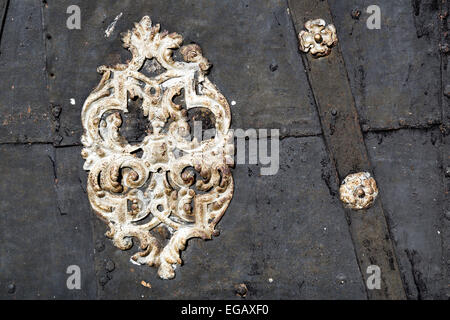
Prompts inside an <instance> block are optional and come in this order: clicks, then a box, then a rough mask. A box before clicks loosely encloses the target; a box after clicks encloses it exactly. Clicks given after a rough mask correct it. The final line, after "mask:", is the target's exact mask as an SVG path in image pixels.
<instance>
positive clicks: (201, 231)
mask: <svg viewBox="0 0 450 320" xmlns="http://www.w3.org/2000/svg"><path fill="white" fill-rule="evenodd" d="M122 41H123V45H124V47H125V48H127V49H128V50H130V51H131V53H132V59H131V61H130V62H129V63H127V64H118V65H116V66H113V67H108V66H101V67H99V68H98V71H99V72H100V73H102V74H103V77H102V79H101V80H100V83H99V85H98V86H97V88H95V89H94V91H93V92H92V93H91V94H90V95H89V97H88V98H87V99H86V101H85V103H84V105H83V109H82V113H81V120H82V124H83V128H84V134H83V136H82V138H81V142H82V143H83V146H84V148H83V150H82V157H83V158H84V159H85V160H86V161H85V164H84V169H85V170H87V171H89V177H88V182H87V193H88V197H89V201H90V203H91V206H92V208H93V210H94V211H95V213H96V214H97V215H98V216H99V217H100V218H101V219H102V220H104V221H105V222H106V223H107V224H108V226H109V229H110V230H109V231H108V232H107V233H106V235H107V236H108V237H109V238H111V239H112V241H113V243H114V245H115V246H116V247H118V248H119V249H122V250H127V249H130V248H131V247H132V246H133V240H132V239H134V240H137V241H138V243H139V247H140V249H141V251H139V252H137V253H135V254H134V255H133V256H132V257H131V261H132V262H133V263H136V264H141V265H143V264H147V265H149V266H155V267H158V275H159V276H160V277H161V278H163V279H171V278H173V277H174V276H175V270H174V269H175V266H176V264H181V263H182V260H181V256H180V251H181V250H184V248H185V245H186V242H187V240H188V239H190V238H194V237H197V238H202V239H210V238H211V237H212V236H213V235H218V232H217V230H215V226H216V224H217V223H218V222H219V220H220V219H221V217H222V215H223V214H224V213H225V210H226V209H227V207H228V205H229V203H230V201H231V198H232V195H233V186H234V185H233V177H232V175H231V172H230V168H229V167H231V166H233V164H234V163H233V161H234V160H233V154H234V145H233V138H232V133H231V132H230V131H229V127H230V122H231V114H230V109H229V105H228V103H227V101H226V99H225V98H224V97H223V96H222V95H221V94H220V92H219V91H218V90H217V88H216V87H215V86H214V85H213V84H212V83H211V82H210V81H209V80H208V78H207V77H206V76H205V74H206V72H207V71H208V69H209V67H210V64H209V62H208V60H207V59H206V58H205V57H203V55H202V51H201V48H200V47H199V46H198V45H195V44H190V45H186V46H183V47H181V49H180V52H181V54H182V56H183V59H184V61H175V60H174V59H173V57H172V55H173V51H174V50H177V49H179V48H180V46H181V44H182V41H183V38H182V37H181V36H180V35H179V34H176V33H170V34H169V33H168V32H167V31H163V32H160V26H159V24H156V25H154V26H152V23H151V20H150V18H149V17H147V16H145V17H143V18H142V20H141V21H140V22H139V23H136V24H135V27H134V28H133V29H132V30H131V31H128V32H127V33H126V34H125V35H124V36H123V38H122ZM147 59H154V60H155V61H157V63H159V64H160V66H161V67H162V68H164V69H165V71H164V72H163V73H161V74H159V75H156V76H154V77H151V78H150V77H148V76H146V75H144V74H143V73H141V72H140V70H141V68H142V67H143V65H144V62H145V61H146V60H147ZM181 91H184V96H185V104H186V108H183V107H182V106H181V105H177V104H176V103H174V102H173V99H174V98H175V97H177V96H179V95H180V94H181ZM127 96H129V97H131V98H134V97H138V98H140V99H142V109H143V113H144V115H145V116H146V117H147V118H148V121H149V123H150V124H151V128H152V130H151V132H149V133H148V135H147V136H146V137H145V138H144V140H143V141H142V142H140V143H137V144H130V143H129V142H128V141H126V139H125V138H124V137H122V136H121V135H120V131H119V128H120V126H121V124H122V116H121V113H125V112H128V109H127ZM200 107H201V108H206V109H208V110H209V111H211V112H212V114H213V115H214V117H215V136H214V137H213V138H211V139H208V140H203V141H198V140H197V139H196V138H194V139H191V138H190V137H189V132H190V126H189V124H188V118H187V110H186V109H191V108H200ZM139 152H140V154H141V155H140V156H138V154H139ZM195 172H197V174H196V173H195ZM196 176H198V177H199V178H198V179H197V181H196Z"/></svg>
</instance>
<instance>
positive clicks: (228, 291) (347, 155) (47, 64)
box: [0, 0, 450, 299]
mask: <svg viewBox="0 0 450 320" xmlns="http://www.w3.org/2000/svg"><path fill="white" fill-rule="evenodd" d="M74 6H75V7H74ZM74 8H75V9H74ZM77 8H79V18H80V19H79V21H77V20H76V18H77V16H76V15H77V13H78V10H77ZM448 10H449V4H448V1H447V0H399V1H390V0H370V1H369V0H352V1H338V0H328V1H315V0H290V1H287V0H285V1H284V0H266V1H262V0H261V1H250V0H248V1H245V0H229V1H219V0H217V1H211V0H197V1H190V0H179V1H165V0H153V1H144V0H139V1H131V0H123V1H80V0H78V1H76V0H58V1H56V0H53V1H52V0H43V1H42V0H1V1H0V18H1V19H2V20H1V31H0V41H1V42H0V76H1V79H2V80H1V90H0V166H1V168H0V243H1V246H0V298H3V299H242V298H243V297H245V298H246V299H405V298H408V299H448V298H449V297H450V292H449V287H448V283H449V278H448V276H449V265H450V260H449V259H450V255H449V254H450V250H449V242H448V240H449V231H448V226H449V224H450V205H449V202H448V197H447V194H448V191H449V188H450V180H449V179H450V158H449V157H450V153H449V151H450V150H449V148H448V144H449V143H450V140H449V136H448V131H449V130H450V129H449V119H450V113H449V96H450V92H449V86H450V79H449V77H448V75H449V71H448V52H449V49H448V22H447V20H448V18H447V16H448ZM74 15H75V16H74ZM145 15H148V16H149V17H151V19H152V21H153V22H154V23H160V24H161V28H162V30H164V29H166V30H168V31H169V32H177V33H179V34H181V35H183V37H184V43H186V44H189V43H191V42H192V43H197V44H199V45H200V46H201V47H202V49H203V54H204V56H205V57H207V58H208V60H209V61H210V62H211V63H212V64H213V67H212V69H211V70H210V72H209V74H208V77H209V79H210V80H211V82H213V83H214V84H215V85H216V86H217V88H218V89H219V90H220V92H221V93H222V94H223V95H224V96H225V97H226V99H227V100H228V102H229V103H230V106H231V114H232V123H231V127H232V128H234V129H243V130H247V129H256V130H258V129H279V139H280V140H279V169H278V170H277V172H276V173H275V174H272V175H262V174H261V167H264V166H265V165H264V164H262V163H260V162H259V163H256V164H254V163H249V161H248V158H247V162H246V163H245V164H242V163H237V164H236V166H235V168H234V169H232V174H233V177H234V183H235V186H234V195H233V198H232V201H231V203H230V206H229V207H228V209H227V211H226V213H225V215H224V216H223V218H222V220H221V221H220V223H219V224H218V229H219V230H220V235H219V236H218V237H214V238H213V239H212V240H211V241H204V240H199V239H193V240H190V241H189V242H188V245H187V248H186V250H185V251H183V252H182V258H183V261H184V264H183V265H182V266H181V267H180V266H178V268H177V274H176V277H175V278H174V279H172V280H162V279H160V278H159V277H158V275H157V272H156V269H154V268H150V267H148V266H138V265H135V264H132V263H130V261H129V259H130V256H131V255H132V254H133V253H135V252H136V251H137V247H136V246H135V247H133V248H131V249H130V250H128V252H127V251H122V250H120V249H118V248H116V247H115V246H114V245H113V244H112V242H111V241H110V240H109V239H108V238H107V237H105V232H106V231H107V226H106V225H105V223H104V222H103V221H100V219H98V217H97V216H96V215H95V214H94V213H93V212H92V209H91V207H90V203H89V200H88V196H87V194H86V178H87V172H86V171H84V170H83V162H84V160H83V159H82V157H81V156H80V152H81V150H82V145H81V142H80V138H81V135H82V134H83V128H82V123H81V117H80V114H81V109H82V106H83V103H84V101H85V100H86V98H87V97H88V95H89V94H90V93H91V92H92V90H93V88H94V87H95V86H96V85H97V84H98V82H99V80H100V78H101V75H99V74H98V73H97V72H96V68H97V67H98V66H100V65H115V64H117V63H124V62H125V61H126V60H127V59H130V53H129V51H127V50H125V49H124V48H123V47H122V43H121V40H120V39H121V36H120V34H121V33H122V32H126V31H127V30H130V29H131V28H133V23H134V22H139V21H140V20H141V18H142V17H143V16H145ZM317 18H321V19H324V20H325V21H326V23H327V24H333V25H334V26H335V28H336V30H337V38H338V42H337V44H336V45H335V46H333V47H332V48H331V53H330V54H329V55H328V56H325V57H321V58H314V57H312V56H311V53H304V52H301V51H300V50H299V39H298V33H299V32H300V31H301V30H304V24H305V22H306V21H308V20H311V19H317ZM77 23H79V25H77ZM129 111H130V112H129V113H128V114H126V116H124V119H123V120H124V121H123V124H122V127H121V129H120V130H121V132H122V134H123V135H125V136H126V138H127V139H128V140H129V141H141V140H142V138H143V136H145V134H146V130H147V129H148V128H147V122H146V118H145V117H144V116H143V114H142V112H141V111H140V110H139V108H138V107H137V106H135V105H133V103H132V102H130V105H129ZM195 116H196V115H194V117H195ZM197 116H198V117H199V118H201V115H197ZM269 132H270V130H269ZM260 138H261V137H260ZM275 138H276V137H271V139H272V140H273V139H275ZM271 143H274V142H273V141H272V142H271ZM247 147H248V145H247ZM359 171H368V172H370V173H371V174H372V176H373V177H374V178H375V180H376V183H377V185H378V189H379V194H378V198H377V199H376V200H375V204H374V206H373V207H371V208H370V209H368V210H362V211H354V210H350V209H347V208H345V207H344V206H343V204H342V202H341V201H340V199H339V185H340V182H341V181H342V180H343V179H344V178H345V177H346V176H347V175H348V174H350V173H355V172H359ZM369 266H372V267H373V266H379V267H380V269H381V287H380V289H377V288H373V287H371V286H370V284H369V285H368V284H367V283H368V280H369V282H370V281H371V280H370V279H369V277H370V276H371V275H372V271H373V269H371V268H369ZM74 270H75V271H76V272H78V271H79V274H80V281H81V288H73V287H71V286H70V283H69V285H68V278H69V277H70V276H71V275H72V273H73V272H75V271H74ZM371 270H372V271H371ZM69 282H70V281H69Z"/></svg>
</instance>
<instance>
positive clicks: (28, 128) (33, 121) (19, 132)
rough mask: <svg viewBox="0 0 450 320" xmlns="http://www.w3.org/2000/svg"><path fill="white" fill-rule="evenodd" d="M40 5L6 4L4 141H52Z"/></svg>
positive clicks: (0, 95) (1, 94) (0, 97)
mask: <svg viewBox="0 0 450 320" xmlns="http://www.w3.org/2000/svg"><path fill="white" fill-rule="evenodd" d="M40 6H41V2H40V1H38V0H25V1H11V2H10V3H9V6H8V7H3V8H5V11H6V15H5V18H4V19H5V21H4V25H3V28H2V33H1V35H2V38H1V45H0V77H1V78H2V90H0V142H2V143H6V142H7V143H16V142H48V141H52V133H51V127H52V124H51V116H50V108H49V105H48V91H47V88H46V86H47V83H46V74H45V72H44V70H45V48H44V41H43V31H42V19H41V18H42V17H41V8H40ZM6 9H7V10H6ZM2 12H3V11H2Z"/></svg>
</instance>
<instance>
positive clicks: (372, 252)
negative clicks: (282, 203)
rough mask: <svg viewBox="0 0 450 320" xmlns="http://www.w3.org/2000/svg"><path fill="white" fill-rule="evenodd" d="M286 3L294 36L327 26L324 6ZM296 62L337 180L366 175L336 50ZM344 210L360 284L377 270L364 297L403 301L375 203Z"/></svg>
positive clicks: (360, 140) (379, 209)
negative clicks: (376, 282)
mask: <svg viewBox="0 0 450 320" xmlns="http://www.w3.org/2000/svg"><path fill="white" fill-rule="evenodd" d="M288 2H289V10H290V13H291V16H292V19H293V23H294V26H295V29H296V31H297V34H298V33H299V32H300V31H301V30H303V29H304V24H305V22H306V21H308V20H312V19H318V18H321V19H324V20H325V21H326V22H327V23H329V24H331V23H332V16H331V13H330V8H329V5H328V1H311V0H288ZM338 38H339V32H338ZM302 59H303V62H304V65H305V69H306V70H307V73H308V78H309V81H310V85H311V88H312V90H313V94H314V97H315V100H316V105H317V109H318V113H319V117H320V121H321V125H322V129H323V133H324V137H325V142H326V144H327V148H328V150H329V153H330V157H331V159H332V160H333V162H334V165H335V168H336V171H337V175H338V176H339V178H340V179H339V180H340V181H342V180H343V179H344V178H345V177H346V176H347V175H348V174H350V173H355V172H359V171H368V172H372V170H371V164H370V161H369V158H368V155H367V150H366V146H365V143H364V139H363V135H362V132H361V128H360V124H359V120H358V114H357V111H356V106H355V102H354V98H353V95H352V93H351V89H350V84H349V80H348V75H347V71H346V67H345V63H344V60H343V58H342V54H341V52H340V50H339V45H337V46H336V47H334V48H333V49H332V50H331V52H330V54H329V55H328V56H326V57H322V58H318V59H317V58H314V57H312V56H311V55H310V54H302ZM372 173H373V172H372ZM345 211H346V215H347V219H348V223H349V228H350V233H351V236H352V239H353V243H354V246H355V251H356V256H357V259H358V263H359V267H360V270H361V274H362V277H363V279H364V281H365V284H366V283H367V279H368V278H369V277H370V275H371V274H368V273H367V267H368V266H370V265H377V266H379V267H380V269H381V289H379V290H378V289H373V290H370V289H367V296H368V298H369V299H406V295H405V290H404V287H403V283H402V279H401V275H400V272H399V268H398V264H397V260H396V257H395V254H394V249H393V245H392V242H391V239H390V235H389V229H388V226H387V222H386V217H385V215H384V212H383V208H382V205H381V201H380V198H379V199H378V201H376V203H375V204H374V206H373V207H371V208H370V209H366V210H361V211H353V210H350V209H345ZM366 288H367V286H366Z"/></svg>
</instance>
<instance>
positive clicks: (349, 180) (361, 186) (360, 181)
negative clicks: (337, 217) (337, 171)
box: [339, 172, 378, 210]
mask: <svg viewBox="0 0 450 320" xmlns="http://www.w3.org/2000/svg"><path fill="white" fill-rule="evenodd" d="M339 193H340V199H341V201H342V202H344V203H345V204H346V206H347V207H349V208H351V209H354V210H360V209H367V208H369V207H370V206H371V205H372V204H373V203H374V202H375V199H376V197H377V195H378V188H377V183H376V182H375V179H374V178H372V177H371V175H370V173H368V172H358V173H353V174H349V175H348V176H347V177H345V179H344V181H342V184H341V187H340V189H339Z"/></svg>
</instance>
